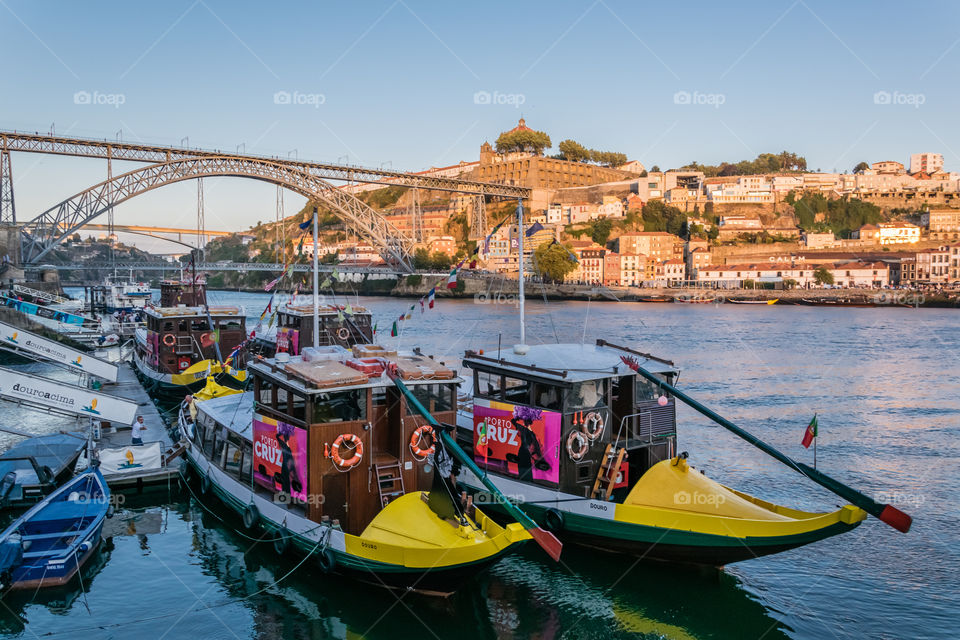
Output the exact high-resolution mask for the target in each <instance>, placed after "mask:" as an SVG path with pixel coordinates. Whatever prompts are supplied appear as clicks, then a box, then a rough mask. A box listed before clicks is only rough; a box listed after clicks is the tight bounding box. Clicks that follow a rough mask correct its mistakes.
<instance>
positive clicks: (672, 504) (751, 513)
mask: <svg viewBox="0 0 960 640" xmlns="http://www.w3.org/2000/svg"><path fill="white" fill-rule="evenodd" d="M623 502H624V504H631V505H642V506H647V507H659V508H662V509H677V510H680V511H688V512H693V513H704V514H709V515H716V516H724V517H727V518H746V519H750V520H789V519H790V518H788V517H787V516H784V515H780V514H779V513H775V512H773V511H770V510H769V509H765V508H764V507H762V506H760V505H759V504H757V503H755V502H752V501H750V500H747V499H746V498H743V497H741V495H738V494H737V493H735V492H733V491H731V490H730V489H728V488H726V487H725V486H723V485H722V484H720V483H719V482H716V481H714V480H711V479H710V478H708V477H707V476H705V475H703V473H701V472H700V471H698V470H696V469H693V468H691V467H690V465H688V464H687V461H686V460H684V459H683V458H673V459H672V460H664V461H662V462H658V463H657V464H655V465H653V466H652V467H650V469H649V470H648V471H647V472H646V473H645V474H643V476H642V477H641V478H640V479H639V480H637V483H636V484H635V485H634V486H633V489H632V490H631V491H630V493H629V495H627V497H626V499H625V500H624V501H623Z"/></svg>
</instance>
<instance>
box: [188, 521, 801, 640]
mask: <svg viewBox="0 0 960 640" xmlns="http://www.w3.org/2000/svg"><path fill="white" fill-rule="evenodd" d="M214 511H215V514H216V515H211V514H210V513H203V514H202V516H200V517H199V518H198V520H197V521H195V522H194V523H193V525H192V526H193V535H194V549H195V552H196V554H197V557H198V558H199V560H200V565H201V567H202V569H203V571H204V573H206V574H208V575H210V576H212V577H214V579H215V580H216V581H217V582H219V583H220V584H221V585H222V587H223V589H224V592H225V593H226V594H227V595H228V597H229V598H231V599H234V600H240V599H243V600H246V605H247V606H248V607H249V608H250V610H251V614H252V615H251V617H252V619H253V620H254V621H255V622H254V625H255V627H254V628H255V631H254V633H253V634H252V635H251V637H257V638H273V637H330V638H344V639H346V638H351V639H353V638H365V639H367V640H376V639H378V638H389V639H391V640H392V639H395V638H400V637H417V638H429V637H434V636H435V635H436V636H437V637H441V638H447V637H457V638H458V639H459V640H473V639H480V638H483V639H490V638H505V639H508V640H509V639H520V638H533V639H539V640H551V639H553V638H562V637H563V638H636V637H638V635H639V636H640V637H651V638H654V637H655V638H663V637H666V638H677V639H686V638H712V637H718V638H719V637H723V638H726V637H743V638H756V637H761V636H763V637H764V638H765V639H766V640H778V639H780V638H786V637H787V636H786V635H785V633H784V632H785V631H789V629H787V628H785V627H784V626H783V625H782V624H781V623H780V622H779V621H778V620H777V619H775V618H773V617H771V616H770V615H769V614H768V613H767V611H766V610H765V608H764V606H763V604H761V603H760V602H759V601H758V600H757V599H756V598H755V597H754V596H753V595H752V594H751V593H749V592H748V591H747V590H746V589H745V588H744V587H743V585H742V584H741V583H740V581H739V580H738V579H737V578H736V577H734V576H732V575H730V574H729V573H724V572H719V571H716V570H712V569H703V570H700V571H696V570H685V569H679V570H678V569H676V568H672V567H668V566H656V565H655V566H649V565H646V564H644V563H640V564H636V565H634V566H632V568H631V565H633V564H634V563H633V562H630V563H624V562H623V559H622V557H621V558H618V557H617V556H615V555H608V554H595V553H591V552H589V551H586V550H582V549H575V548H570V549H566V550H565V551H564V556H563V557H564V565H565V566H563V565H557V564H554V563H553V562H551V561H550V559H549V558H548V557H546V556H545V555H544V554H543V552H542V551H540V550H538V549H536V548H534V547H532V546H529V547H528V548H527V549H524V550H523V551H521V552H519V553H516V554H513V555H512V556H509V557H507V558H504V559H503V560H502V561H501V562H500V563H499V564H497V565H496V566H495V567H493V568H492V569H491V571H490V572H489V573H488V574H487V577H485V578H484V579H482V580H480V581H476V582H475V584H473V585H470V586H468V587H467V588H465V589H462V590H460V591H458V592H457V593H456V594H454V595H453V596H451V597H450V598H448V599H439V598H431V597H427V596H421V595H418V594H415V593H410V594H406V595H398V598H400V601H399V602H398V600H397V599H395V598H393V597H391V596H390V595H388V594H387V592H386V591H384V590H383V589H379V588H377V587H373V586H370V585H365V584H363V583H358V582H356V581H352V580H340V581H323V580H317V579H316V575H315V574H314V573H313V572H311V571H309V570H307V571H304V570H303V567H301V569H300V570H296V571H294V572H293V573H292V574H290V575H289V576H287V574H288V573H289V572H290V570H291V569H293V568H294V567H295V566H296V560H288V561H283V560H279V559H278V558H277V556H276V554H275V553H273V552H272V549H271V547H270V545H269V544H268V543H264V544H258V545H255V546H254V547H253V548H252V549H250V545H251V542H250V541H249V540H246V539H245V538H243V537H241V535H240V534H238V533H236V532H235V531H233V530H232V529H229V528H226V526H225V525H224V523H223V522H221V521H220V519H219V516H221V515H223V516H226V517H227V519H228V521H229V518H230V516H229V515H228V511H227V510H226V509H223V508H222V507H219V506H217V507H214ZM248 549H249V550H248ZM284 576H287V577H284ZM277 580H281V581H280V583H279V584H276V585H274V582H275V581H277ZM692 594H697V595H696V597H691V595H692ZM199 606H201V605H198V607H199ZM188 620H189V618H188Z"/></svg>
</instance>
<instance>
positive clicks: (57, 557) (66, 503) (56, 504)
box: [0, 468, 110, 589]
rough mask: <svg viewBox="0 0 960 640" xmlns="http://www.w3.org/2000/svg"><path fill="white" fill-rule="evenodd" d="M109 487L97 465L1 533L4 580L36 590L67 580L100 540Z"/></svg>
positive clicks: (5, 583)
mask: <svg viewBox="0 0 960 640" xmlns="http://www.w3.org/2000/svg"><path fill="white" fill-rule="evenodd" d="M109 509H110V489H109V488H108V487H107V483H106V481H104V479H103V476H102V475H101V474H100V470H99V469H97V468H92V469H88V470H87V471H84V472H83V473H81V474H79V475H77V476H76V477H75V478H73V479H72V480H70V481H69V482H67V483H66V484H65V485H63V486H62V487H60V488H59V489H57V490H56V491H54V492H53V493H51V494H50V495H49V496H47V497H46V498H44V499H43V500H42V501H41V502H38V503H37V504H36V505H34V506H33V507H32V508H31V509H30V510H29V511H27V512H26V513H25V514H23V515H22V516H20V517H19V518H18V519H17V520H16V521H14V522H13V524H11V525H10V526H9V527H7V529H6V530H5V531H4V532H3V533H2V534H0V584H2V587H3V588H4V589H36V588H39V587H55V586H59V585H63V584H66V583H67V582H69V581H70V579H71V578H73V576H74V575H75V574H76V573H77V572H78V571H79V570H80V568H81V567H82V566H83V564H84V563H85V562H86V561H87V560H88V559H89V558H90V556H91V555H92V554H93V552H94V550H95V549H96V548H97V545H98V544H99V543H100V532H101V530H102V529H103V519H104V518H105V517H107V512H108V510H109Z"/></svg>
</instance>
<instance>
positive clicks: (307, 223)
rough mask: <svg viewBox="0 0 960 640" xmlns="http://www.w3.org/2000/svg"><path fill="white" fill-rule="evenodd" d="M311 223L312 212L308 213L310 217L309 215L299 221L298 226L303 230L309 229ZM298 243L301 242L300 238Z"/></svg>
mask: <svg viewBox="0 0 960 640" xmlns="http://www.w3.org/2000/svg"><path fill="white" fill-rule="evenodd" d="M311 224H313V214H312V213H311V214H310V217H309V218H307V219H306V220H305V221H304V222H301V223H300V228H301V229H304V230H306V229H309V228H310V225H311ZM300 243H301V244H303V240H302V239H301V242H300Z"/></svg>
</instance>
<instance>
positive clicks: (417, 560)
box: [179, 345, 530, 595]
mask: <svg viewBox="0 0 960 640" xmlns="http://www.w3.org/2000/svg"><path fill="white" fill-rule="evenodd" d="M387 366H392V367H395V368H396V369H397V370H398V372H399V375H400V376H401V377H404V378H406V379H407V381H408V384H410V385H411V388H412V389H413V390H414V391H413V392H414V393H415V394H416V395H417V397H418V398H419V399H421V400H422V401H423V402H425V403H427V404H428V405H429V406H430V407H431V408H432V410H433V411H435V412H437V414H438V415H441V416H444V417H445V418H446V419H448V420H451V421H452V420H453V418H454V416H455V415H456V404H455V401H456V387H457V385H458V384H459V382H460V380H459V379H458V378H457V377H456V375H455V373H454V372H453V371H452V370H451V369H448V368H447V367H445V366H444V365H443V364H442V363H439V362H437V361H436V360H433V359H432V358H428V357H426V356H423V355H419V354H408V355H402V354H397V353H395V352H389V351H386V350H383V349H381V348H375V347H372V346H370V345H367V346H365V347H358V348H357V350H355V351H354V352H349V351H347V350H345V349H342V348H339V347H326V348H308V349H306V350H305V351H304V352H303V354H302V355H300V356H293V357H291V356H289V354H286V353H280V354H278V356H277V357H276V358H259V359H257V360H256V361H255V362H254V363H253V364H251V365H250V366H249V368H248V371H249V372H250V374H251V376H252V384H253V390H252V391H248V392H244V393H230V392H229V390H225V389H223V388H222V387H221V388H219V389H213V390H212V391H210V392H209V393H207V392H206V390H205V392H204V395H206V396H207V397H209V398H210V399H207V400H202V399H200V398H193V399H192V406H191V405H186V406H184V407H182V410H181V413H180V419H179V423H180V426H181V430H182V433H183V434H184V435H185V436H186V437H188V438H190V444H189V445H188V447H187V451H186V457H187V465H188V467H187V469H189V472H188V473H190V474H192V475H194V476H195V477H196V478H198V480H199V485H200V489H201V492H202V493H203V494H204V495H206V496H209V497H216V498H217V499H218V500H220V501H221V502H222V503H223V504H224V505H226V506H227V507H229V508H230V509H232V510H233V511H235V512H236V513H237V514H239V515H241V516H242V517H243V525H244V527H245V528H247V529H249V530H251V531H252V530H255V529H263V530H265V531H266V532H267V534H266V535H265V536H263V539H266V540H270V541H272V543H273V545H274V548H275V550H276V552H277V553H279V554H280V555H288V554H297V555H300V556H303V555H306V556H309V558H310V560H311V561H312V562H314V563H315V565H316V566H318V567H319V569H320V571H321V572H323V573H325V574H331V575H333V574H336V575H343V576H346V577H351V578H355V579H358V580H361V581H366V582H371V583H374V584H378V585H382V586H387V587H391V588H399V589H412V590H416V591H418V592H424V593H428V594H434V595H447V594H449V593H452V592H453V591H455V590H457V589H458V588H459V587H460V586H462V585H463V584H465V582H466V580H467V579H468V578H470V577H471V576H473V575H475V574H477V573H478V572H480V571H482V570H484V569H485V568H487V567H488V566H490V565H491V564H493V563H494V562H496V561H497V559H498V558H500V557H501V556H502V555H503V554H505V553H507V552H508V551H509V550H511V549H512V548H514V547H515V546H516V545H518V544H519V543H522V542H524V541H526V540H529V539H530V535H529V534H528V533H527V532H526V531H524V529H523V527H521V526H520V525H519V524H516V523H512V524H508V525H506V526H501V525H499V524H497V523H496V522H495V521H494V520H493V519H491V518H489V517H488V516H487V515H486V514H484V513H483V512H482V511H480V510H479V509H476V508H475V507H473V506H472V504H471V503H469V502H467V503H461V501H460V497H459V495H458V494H455V493H453V491H452V487H451V486H450V485H449V484H448V481H447V480H446V479H445V478H444V477H441V476H440V475H439V474H440V472H439V469H440V468H441V467H443V468H446V465H447V462H448V461H449V460H450V459H451V458H450V456H449V454H448V453H446V450H445V449H444V447H443V445H442V443H441V442H440V441H439V439H436V438H433V437H431V433H432V430H431V429H429V428H424V426H423V425H422V422H421V421H420V420H419V419H418V418H417V417H416V415H414V412H413V411H412V410H411V409H410V408H409V406H408V405H407V403H406V402H405V401H404V400H403V398H401V397H400V395H399V394H398V392H397V391H396V389H395V388H394V385H393V383H392V382H391V381H390V379H389V378H388V377H387V376H386V375H385V374H384V372H385V369H386V367H387ZM191 413H194V414H195V416H196V417H195V419H192V417H191ZM321 496H322V497H321ZM331 579H332V578H331Z"/></svg>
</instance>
